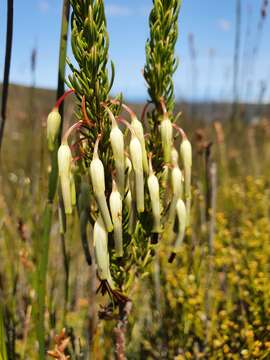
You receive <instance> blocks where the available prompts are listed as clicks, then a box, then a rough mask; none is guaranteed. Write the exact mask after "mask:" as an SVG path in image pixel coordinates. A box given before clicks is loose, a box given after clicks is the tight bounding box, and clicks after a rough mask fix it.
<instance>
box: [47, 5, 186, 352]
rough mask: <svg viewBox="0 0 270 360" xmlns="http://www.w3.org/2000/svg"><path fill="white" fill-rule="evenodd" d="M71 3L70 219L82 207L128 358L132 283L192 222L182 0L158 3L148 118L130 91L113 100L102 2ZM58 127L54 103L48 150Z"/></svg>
mask: <svg viewBox="0 0 270 360" xmlns="http://www.w3.org/2000/svg"><path fill="white" fill-rule="evenodd" d="M70 3H71V6H72V9H73V13H72V21H71V25H72V38H71V44H72V51H73V55H74V57H75V59H76V62H77V64H76V65H74V64H72V63H71V61H70V60H67V62H68V65H69V67H70V69H71V75H70V76H69V78H68V80H67V84H68V86H69V87H70V92H71V91H72V92H74V94H75V97H76V111H75V114H74V117H75V118H76V120H75V121H74V124H73V125H72V126H71V127H70V128H69V129H68V130H67V132H66V133H65V134H64V136H63V137H62V143H61V146H60V148H59V150H58V168H59V179H60V184H61V190H62V195H63V200H64V210H65V215H64V216H74V213H75V209H76V210H77V213H78V216H79V219H80V227H81V235H82V237H83V243H84V251H85V254H86V259H88V264H89V265H90V264H92V265H91V266H96V271H97V277H98V279H99V281H100V285H99V287H98V289H97V292H100V293H101V294H102V295H106V296H107V298H108V305H107V307H102V309H101V310H100V312H99V315H100V317H101V318H106V319H108V318H109V319H110V318H118V324H117V328H116V333H117V346H116V348H117V354H118V357H119V358H121V357H120V356H123V351H124V350H123V349H124V332H125V325H126V320H127V315H128V312H129V311H130V304H131V300H132V299H131V298H130V290H131V289H132V286H133V284H134V282H135V281H136V279H137V280H140V279H142V277H143V275H144V274H146V272H147V271H148V270H149V267H148V265H149V264H150V263H151V262H152V259H153V257H154V255H155V250H156V247H157V245H156V244H157V243H158V242H159V241H166V242H167V244H168V256H169V260H170V261H172V260H173V258H174V256H175V255H176V254H177V251H178V249H179V247H180V246H181V243H182V241H183V238H184V236H185V231H186V227H187V225H188V223H189V213H190V194H191V191H190V182H191V162H192V160H191V157H192V156H191V145H190V143H189V141H188V139H187V136H186V134H185V133H184V131H183V130H182V129H181V128H179V127H178V125H176V123H175V122H176V120H177V117H174V103H175V98H174V86H173V78H172V77H173V74H174V72H175V70H176V68H177V59H176V57H175V55H174V51H175V44H176V40H177V36H178V30H177V28H178V15H179V9H180V1H179V0H172V1H168V0H155V1H153V9H152V11H151V14H150V18H149V24H150V37H149V40H148V42H147V45H146V65H145V69H144V77H145V79H146V81H147V84H148V92H149V96H150V100H149V102H148V104H147V105H146V106H145V111H144V113H143V116H142V119H139V118H138V116H137V115H136V113H135V112H134V111H133V110H132V109H131V108H130V107H128V106H127V105H126V104H125V103H124V102H123V98H124V96H122V95H119V96H117V97H115V98H112V97H111V96H110V90H111V87H112V85H113V81H114V66H113V64H111V66H110V69H108V67H109V66H108V49H109V40H108V33H107V28H106V18H105V11H104V3H103V1H102V0H84V1H76V0H71V1H70ZM150 103H152V109H151V110H150V111H148V105H150ZM125 115H126V116H125ZM59 123H61V121H60V119H59V113H57V111H55V109H54V111H53V112H52V113H51V114H50V115H49V117H48V140H49V142H48V145H49V148H52V147H53V143H54V139H55V137H56V133H57V131H58V130H57V129H58V127H59ZM179 134H180V138H181V140H180V145H179V144H178V145H177V144H176V142H175V138H177V137H178V135H179ZM76 204H77V206H75V205H76ZM86 234H89V238H88V239H87V238H86ZM91 241H92V246H93V250H94V251H93V253H92V254H90V252H89V242H91ZM92 260H93V261H92ZM121 353H122V355H121Z"/></svg>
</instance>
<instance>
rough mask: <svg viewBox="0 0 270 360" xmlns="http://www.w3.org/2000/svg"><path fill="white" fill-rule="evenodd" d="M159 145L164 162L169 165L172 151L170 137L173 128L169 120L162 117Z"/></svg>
mask: <svg viewBox="0 0 270 360" xmlns="http://www.w3.org/2000/svg"><path fill="white" fill-rule="evenodd" d="M160 133H161V143H162V149H163V156H164V162H165V163H169V162H170V161H171V149H172V136H173V127H172V122H171V120H170V119H169V118H168V117H167V115H166V116H164V118H163V120H162V121H161V124H160Z"/></svg>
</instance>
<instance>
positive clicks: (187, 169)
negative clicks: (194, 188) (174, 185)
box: [180, 136, 192, 224]
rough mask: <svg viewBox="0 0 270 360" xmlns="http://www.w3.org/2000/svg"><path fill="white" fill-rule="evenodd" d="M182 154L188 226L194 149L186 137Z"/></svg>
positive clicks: (181, 150) (182, 146) (181, 149)
mask: <svg viewBox="0 0 270 360" xmlns="http://www.w3.org/2000/svg"><path fill="white" fill-rule="evenodd" d="M180 154H181V158H182V162H183V166H184V187H185V199H186V207H187V209H186V210H187V224H189V221H190V220H189V219H190V204H191V167H192V147H191V144H190V142H189V141H188V139H187V138H186V136H184V137H183V141H182V143H181V145H180Z"/></svg>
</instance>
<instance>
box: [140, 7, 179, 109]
mask: <svg viewBox="0 0 270 360" xmlns="http://www.w3.org/2000/svg"><path fill="white" fill-rule="evenodd" d="M181 2H182V1H181V0H153V9H152V11H151V14H150V17H149V26H150V38H149V39H148V41H147V43H146V65H145V68H144V77H145V80H146V81H147V84H148V93H149V95H150V98H151V100H152V101H153V102H154V104H155V106H156V108H157V109H160V99H161V98H163V99H164V102H165V105H166V107H167V110H168V112H169V113H172V111H173V108H174V86H173V79H172V77H173V74H174V72H175V71H176V69H177V66H178V59H177V58H176V57H175V55H174V49H175V44H176V40H177V37H178V15H179V10H180V6H181ZM160 112H161V111H160Z"/></svg>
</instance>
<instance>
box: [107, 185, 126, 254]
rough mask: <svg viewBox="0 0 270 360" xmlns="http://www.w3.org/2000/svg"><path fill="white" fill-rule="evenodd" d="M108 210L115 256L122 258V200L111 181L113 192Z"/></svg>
mask: <svg viewBox="0 0 270 360" xmlns="http://www.w3.org/2000/svg"><path fill="white" fill-rule="evenodd" d="M110 210H111V214H112V222H113V236H114V246H115V253H116V256H118V257H121V256H123V231H122V198H121V195H120V193H119V192H118V190H117V185H116V183H115V182H114V181H113V191H112V193H111V195H110Z"/></svg>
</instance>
